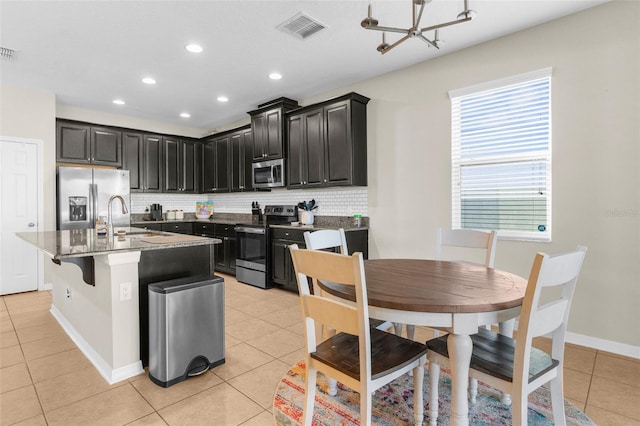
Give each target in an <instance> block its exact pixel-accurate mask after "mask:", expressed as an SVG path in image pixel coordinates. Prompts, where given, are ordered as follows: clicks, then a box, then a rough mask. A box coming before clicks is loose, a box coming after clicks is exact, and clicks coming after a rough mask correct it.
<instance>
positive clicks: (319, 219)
mask: <svg viewBox="0 0 640 426" xmlns="http://www.w3.org/2000/svg"><path fill="white" fill-rule="evenodd" d="M145 217H147V215H142V214H136V215H132V216H131V225H136V226H144V225H148V224H150V223H158V224H162V223H184V222H187V223H219V224H223V225H238V224H248V223H256V222H254V221H253V220H252V216H251V215H250V214H242V213H214V214H213V216H211V217H210V218H209V219H196V217H195V216H194V214H193V213H185V214H184V219H175V220H166V219H165V220H154V221H151V220H145V219H144V218H145ZM362 219H363V220H362V225H361V226H360V227H356V226H354V224H353V218H351V217H346V216H316V217H315V222H314V224H313V225H291V224H272V225H269V226H271V227H272V228H290V229H305V230H318V229H338V228H343V229H344V230H345V232H347V231H360V230H368V229H369V218H368V217H364V218H362ZM256 224H257V223H256Z"/></svg>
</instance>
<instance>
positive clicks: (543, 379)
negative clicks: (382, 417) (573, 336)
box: [427, 246, 587, 426]
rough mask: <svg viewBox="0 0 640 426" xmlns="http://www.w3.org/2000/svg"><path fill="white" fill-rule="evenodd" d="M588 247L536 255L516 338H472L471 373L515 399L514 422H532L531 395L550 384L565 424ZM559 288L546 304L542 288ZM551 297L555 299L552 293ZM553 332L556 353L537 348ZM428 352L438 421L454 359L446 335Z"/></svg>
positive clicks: (556, 412)
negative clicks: (537, 340) (570, 342)
mask: <svg viewBox="0 0 640 426" xmlns="http://www.w3.org/2000/svg"><path fill="white" fill-rule="evenodd" d="M586 251H587V248H586V247H584V246H578V248H577V250H575V251H571V252H568V253H563V254H557V255H548V254H543V253H538V254H536V256H535V259H534V262H533V266H532V268H531V272H530V274H529V282H528V283H527V290H526V292H525V296H524V300H523V302H522V308H521V310H520V322H519V325H518V333H517V334H518V335H517V339H515V340H514V339H513V338H511V337H507V336H504V335H502V334H499V333H495V332H493V331H491V330H487V329H484V328H479V329H478V333H477V334H474V335H472V336H471V340H472V341H473V352H472V355H471V363H470V370H469V375H470V377H473V378H475V379H477V380H480V381H482V382H484V383H487V384H488V385H489V386H492V387H494V388H497V389H499V390H501V391H502V392H504V393H507V394H511V397H512V406H511V414H512V423H513V424H514V425H526V424H527V404H528V402H527V400H528V395H529V394H530V393H531V392H533V391H534V390H536V389H537V388H539V387H540V386H542V385H544V384H545V383H548V382H550V385H551V386H550V388H551V403H552V407H553V421H554V424H557V425H564V424H565V422H566V420H565V412H564V391H563V383H562V372H563V367H564V344H565V334H566V329H567V320H568V318H569V310H570V308H571V301H572V299H573V293H574V290H575V286H576V282H577V280H578V275H579V274H580V269H581V267H582V263H583V260H584V256H585V254H586ZM550 287H558V288H560V290H559V291H558V290H556V291H554V292H553V295H548V294H547V292H545V298H544V304H541V300H540V294H541V293H542V291H543V289H545V288H550ZM549 296H552V297H553V298H551V297H549ZM544 335H550V336H551V353H550V354H548V353H546V352H544V351H541V350H539V349H537V348H534V347H533V346H532V340H533V338H534V337H537V336H544ZM427 346H428V348H429V352H428V353H427V357H428V359H429V382H430V385H429V387H430V395H431V398H430V403H429V414H430V424H431V425H434V426H435V425H436V423H437V420H438V380H439V375H440V365H447V364H448V363H449V357H448V350H447V336H441V337H438V338H435V339H432V340H429V341H427Z"/></svg>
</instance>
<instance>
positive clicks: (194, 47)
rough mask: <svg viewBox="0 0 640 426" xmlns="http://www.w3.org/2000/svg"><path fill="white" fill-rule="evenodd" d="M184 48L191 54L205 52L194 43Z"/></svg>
mask: <svg viewBox="0 0 640 426" xmlns="http://www.w3.org/2000/svg"><path fill="white" fill-rule="evenodd" d="M184 48H185V49H187V50H188V51H189V52H191V53H202V51H203V50H204V49H202V46H200V45H199V44H193V43H192V44H187V45H186V46H185V47H184Z"/></svg>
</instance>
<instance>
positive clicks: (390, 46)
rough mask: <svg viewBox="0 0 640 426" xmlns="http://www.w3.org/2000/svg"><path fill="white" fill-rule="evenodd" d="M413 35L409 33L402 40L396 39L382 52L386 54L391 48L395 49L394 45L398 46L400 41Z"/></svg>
mask: <svg viewBox="0 0 640 426" xmlns="http://www.w3.org/2000/svg"><path fill="white" fill-rule="evenodd" d="M410 37H411V36H410V35H409V34H407V35H406V36H404V37H402V38H401V39H400V40H398V41H396V42H395V43H393V44H390V45H389V47H387V48H386V49H384V52H382V54H383V55H384V54H385V53H387V52H388V51H390V50H391V49H393V48H394V47H396V46H397V45H399V44H400V43H402V42H403V41H405V40H407V39H409V38H410Z"/></svg>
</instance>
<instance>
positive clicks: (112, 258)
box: [17, 227, 221, 384]
mask: <svg viewBox="0 0 640 426" xmlns="http://www.w3.org/2000/svg"><path fill="white" fill-rule="evenodd" d="M118 229H123V230H124V231H125V232H126V235H125V236H124V237H123V238H119V237H117V236H113V237H99V236H98V235H96V233H95V230H94V229H83V230H65V231H49V232H23V233H18V234H17V235H18V236H19V237H20V238H22V239H23V240H25V241H26V242H28V243H30V244H33V245H34V246H36V247H37V248H38V249H40V250H41V251H43V252H44V253H45V254H46V255H48V256H49V257H50V258H51V259H52V261H53V262H54V263H56V265H57V266H55V267H54V268H53V278H52V281H53V282H52V306H51V313H52V315H53V316H54V317H55V318H56V320H57V321H58V322H59V323H60V325H61V326H62V328H63V329H64V330H65V331H66V333H67V334H68V335H69V337H71V339H72V340H73V341H74V342H75V343H76V345H77V346H78V347H79V348H80V350H81V351H82V352H83V353H84V354H85V356H87V358H88V359H89V360H90V361H91V362H92V363H93V365H94V366H95V367H96V368H97V370H98V371H99V372H100V374H101V375H102V376H103V377H104V378H105V380H106V381H107V382H109V383H110V384H111V383H116V382H119V381H121V380H124V379H127V378H129V377H132V376H135V375H137V374H140V373H142V372H143V371H144V370H143V359H146V358H147V356H148V354H147V344H148V342H147V341H146V339H147V334H146V332H147V329H148V325H147V324H148V323H147V318H146V315H147V311H146V300H147V297H146V293H145V292H146V290H147V286H148V284H150V283H152V282H156V281H164V280H169V279H174V278H181V277H185V276H190V275H198V274H203V273H206V274H213V265H214V259H213V256H214V251H213V245H214V244H218V243H220V242H221V241H220V240H219V239H215V238H206V237H198V236H191V235H181V234H174V233H170V232H153V231H147V230H144V229H141V228H134V227H131V228H118Z"/></svg>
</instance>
